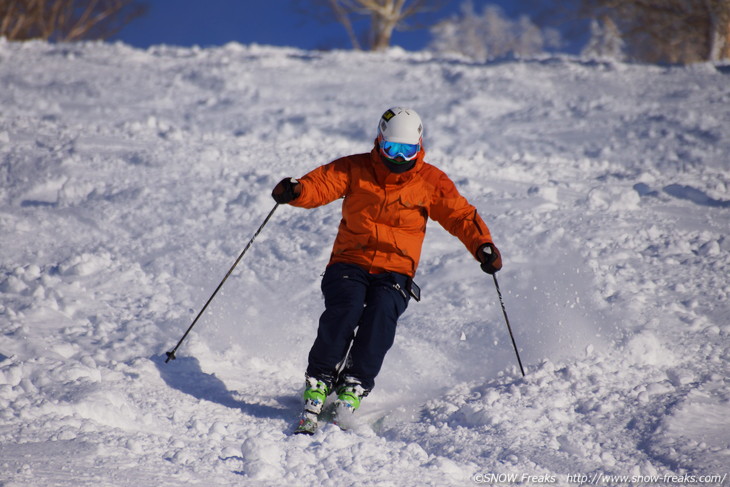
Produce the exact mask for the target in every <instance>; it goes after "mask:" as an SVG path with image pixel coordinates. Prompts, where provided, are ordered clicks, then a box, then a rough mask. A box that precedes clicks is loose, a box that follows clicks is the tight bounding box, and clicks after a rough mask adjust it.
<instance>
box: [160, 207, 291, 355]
mask: <svg viewBox="0 0 730 487" xmlns="http://www.w3.org/2000/svg"><path fill="white" fill-rule="evenodd" d="M278 207H279V203H277V204H275V205H274V207H273V208H272V209H271V211H270V212H269V214H268V215H267V216H266V219H265V220H264V222H263V223H262V224H261V226H260V227H259V229H258V230H256V233H254V234H253V237H251V240H249V241H248V244H246V247H245V248H244V249H243V252H241V254H240V255H239V256H238V258H237V259H236V262H234V263H233V265H232V266H231V268H230V269H228V272H227V273H226V275H225V277H224V278H223V280H222V281H221V283H220V284H218V287H217V288H215V291H213V294H211V295H210V298H208V301H206V303H205V305H203V309H201V310H200V312H199V313H198V316H196V317H195V319H194V320H193V323H192V324H191V325H190V326H189V327H188V329H187V331H186V332H185V334H184V335H183V336H182V338H181V339H180V341H179V342H177V345H175V348H173V349H172V350H170V351H169V352H166V353H167V359H166V360H165V363H167V362H169V361H170V360H175V358H176V357H175V352H176V351H177V349H178V348H179V347H180V345H182V342H183V341H184V340H185V338H186V337H187V336H188V333H190V330H192V329H193V327H194V326H195V324H196V323H197V322H198V320H199V319H200V317H201V316H202V315H203V313H204V312H205V309H206V308H207V307H208V305H209V304H210V302H211V301H213V298H214V297H215V295H216V294H218V291H219V290H220V288H221V287H223V283H224V282H226V279H228V276H230V275H231V273H232V272H233V269H235V268H236V266H237V265H238V263H239V262H241V259H242V258H243V256H244V254H245V253H246V251H247V250H248V248H249V247H250V246H251V244H252V243H253V241H254V240H255V239H256V237H257V236H258V235H259V233H261V230H262V229H263V228H264V226H266V224H267V223H268V222H269V220H270V219H271V216H272V215H273V214H274V211H276V209H277V208H278Z"/></svg>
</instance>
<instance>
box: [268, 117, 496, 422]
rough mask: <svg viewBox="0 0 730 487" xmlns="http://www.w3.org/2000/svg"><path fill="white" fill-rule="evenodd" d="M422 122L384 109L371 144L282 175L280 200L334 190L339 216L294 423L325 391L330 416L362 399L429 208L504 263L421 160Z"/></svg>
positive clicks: (312, 201) (311, 413)
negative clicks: (305, 170) (331, 409)
mask: <svg viewBox="0 0 730 487" xmlns="http://www.w3.org/2000/svg"><path fill="white" fill-rule="evenodd" d="M424 157H425V150H424V147H423V123H422V122H421V118H420V117H419V116H418V114H417V113H416V112H415V111H414V110H412V109H409V108H402V107H394V108H390V109H388V110H387V111H386V112H385V113H383V115H382V116H381V117H380V120H379V121H378V128H377V138H376V139H375V146H374V147H373V149H372V150H371V151H370V152H367V153H364V154H355V155H349V156H345V157H342V158H340V159H337V160H335V161H333V162H330V163H329V164H325V165H323V166H320V167H318V168H316V169H314V170H313V171H311V172H310V173H308V174H306V175H305V176H303V177H301V178H299V179H294V178H291V177H287V178H285V179H283V180H281V181H280V182H279V183H278V184H277V185H276V187H275V188H274V189H273V191H272V196H273V198H274V200H275V201H276V202H277V203H279V204H285V203H288V204H290V205H292V206H296V207H300V208H316V207H318V206H322V205H326V204H328V203H331V202H333V201H335V200H337V199H339V198H344V201H343V203H342V220H341V221H340V225H339V229H338V233H337V237H336V238H335V242H334V246H333V248H332V254H331V258H330V261H329V263H328V265H327V268H326V270H325V273H324V276H323V278H322V293H323V294H324V302H325V310H324V312H323V313H322V316H321V317H320V320H319V328H318V330H317V336H316V339H315V340H314V344H313V346H312V348H311V351H310V352H309V358H308V366H307V370H306V374H305V378H306V383H305V390H304V411H303V413H302V417H301V420H300V422H299V426H298V428H297V433H309V434H312V433H314V432H315V430H316V428H317V420H318V418H319V415H320V414H321V413H322V410H323V407H324V404H325V401H326V399H327V397H328V396H329V395H330V393H332V392H334V393H335V394H337V399H336V400H335V401H334V403H333V404H334V419H335V422H336V423H338V424H340V425H341V426H342V425H343V424H346V423H347V422H348V421H347V416H348V415H351V413H354V411H355V410H357V409H358V408H359V407H360V403H361V401H362V399H363V398H364V397H366V396H367V395H368V393H370V391H371V390H372V389H373V387H374V385H375V378H376V376H377V375H378V373H379V372H380V368H381V366H382V364H383V360H384V359H385V355H386V353H387V352H388V350H389V349H390V348H391V346H392V345H393V341H394V339H395V331H396V325H397V322H398V318H399V317H400V316H401V315H402V314H403V312H404V311H405V310H406V307H407V306H408V302H409V301H410V299H411V297H413V298H415V299H420V296H419V294H420V292H419V291H418V287H417V286H416V285H415V283H414V282H413V277H414V276H415V274H416V269H417V268H418V261H419V257H420V254H421V247H422V243H423V239H424V237H425V234H426V221H427V218H428V217H430V218H432V219H433V220H435V221H437V222H438V223H439V224H440V225H441V226H443V227H444V228H445V229H446V230H447V231H448V232H449V233H451V234H452V235H454V236H456V237H457V238H459V239H460V240H461V241H462V242H463V244H464V245H465V246H466V248H467V249H468V250H469V252H470V253H471V254H472V255H473V256H474V257H475V258H476V260H477V261H478V262H480V263H481V268H482V270H483V271H484V272H486V273H488V274H494V273H495V272H497V271H498V270H500V269H501V267H502V258H501V256H500V253H499V250H498V249H497V247H496V246H495V245H494V243H493V241H492V237H491V234H490V231H489V228H488V227H487V225H486V224H485V223H484V221H483V220H482V218H481V217H480V216H479V214H478V213H477V210H476V208H475V207H474V206H472V205H471V204H469V202H468V201H467V200H466V198H464V197H463V196H462V195H461V194H459V192H458V190H457V189H456V186H455V185H454V183H453V182H452V181H451V179H449V177H448V176H447V175H446V174H445V173H444V172H443V171H441V170H440V169H437V168H436V167H435V166H433V165H431V164H429V163H427V162H425V161H424Z"/></svg>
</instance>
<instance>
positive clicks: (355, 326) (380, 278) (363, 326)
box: [307, 263, 410, 390]
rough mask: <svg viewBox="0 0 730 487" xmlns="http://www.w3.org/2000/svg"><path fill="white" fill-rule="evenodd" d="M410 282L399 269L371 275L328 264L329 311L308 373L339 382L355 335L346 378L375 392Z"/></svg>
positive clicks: (325, 280)
mask: <svg viewBox="0 0 730 487" xmlns="http://www.w3.org/2000/svg"><path fill="white" fill-rule="evenodd" d="M407 282H408V276H406V275H404V274H398V273H395V272H386V273H383V274H370V273H368V272H367V271H366V270H365V269H363V268H361V267H360V266H357V265H354V264H344V263H336V264H332V265H330V266H328V267H327V270H326V271H325V273H324V278H323V279H322V293H323V294H324V304H325V311H324V313H322V316H321V317H320V319H319V328H318V330H317V338H316V339H315V341H314V345H313V346H312V349H311V351H310V352H309V365H308V367H307V375H308V376H310V377H316V378H318V379H319V380H323V381H325V382H328V383H330V385H335V384H334V382H335V381H336V380H337V377H336V375H337V370H336V369H337V364H339V363H340V362H342V360H343V359H344V358H345V355H346V354H347V347H348V345H349V344H350V340H351V339H352V338H353V335H354V340H353V342H352V349H351V350H350V357H349V359H348V362H347V366H346V368H345V369H344V370H343V371H342V376H343V377H353V378H355V379H358V380H359V381H360V382H361V384H362V387H363V388H365V389H366V390H371V389H372V388H373V386H374V385H375V377H376V376H377V375H378V372H380V368H381V366H382V365H383V360H384V359H385V354H386V353H387V352H388V350H389V349H390V347H391V346H392V345H393V341H394V340H395V329H396V326H397V324H398V318H399V317H400V315H401V314H403V312H404V311H405V310H406V307H407V306H408V301H409V299H410V297H409V296H408V294H407V292H406V285H407ZM396 284H397V285H398V286H400V289H398V288H397V287H396ZM356 330H357V331H356Z"/></svg>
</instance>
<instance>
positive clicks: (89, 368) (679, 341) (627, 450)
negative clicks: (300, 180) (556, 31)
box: [0, 42, 730, 487]
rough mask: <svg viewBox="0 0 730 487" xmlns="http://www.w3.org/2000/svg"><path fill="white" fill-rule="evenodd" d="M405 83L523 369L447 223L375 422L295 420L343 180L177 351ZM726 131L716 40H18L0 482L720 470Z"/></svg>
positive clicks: (341, 480)
mask: <svg viewBox="0 0 730 487" xmlns="http://www.w3.org/2000/svg"><path fill="white" fill-rule="evenodd" d="M393 105H405V106H410V107H413V108H415V109H416V110H417V111H418V112H419V113H420V114H421V116H422V118H423V119H424V121H425V130H426V132H425V144H426V148H427V151H428V152H427V158H426V159H427V161H429V162H431V163H433V164H435V165H437V166H439V167H440V168H442V169H443V170H445V171H446V172H447V173H448V174H449V175H450V176H451V178H452V179H453V180H454V181H455V182H456V184H457V187H458V188H459V190H460V191H461V192H462V193H463V194H464V195H465V196H466V197H467V198H468V199H469V200H470V201H471V202H472V203H473V204H475V205H476V206H477V207H478V208H479V210H480V213H481V214H482V215H483V217H484V219H485V220H486V221H487V223H488V224H489V225H490V227H491V230H492V233H493V236H494V239H495V242H496V243H497V245H498V246H499V248H500V249H501V250H502V252H503V256H504V262H505V265H504V269H503V271H502V272H500V273H499V274H498V277H499V284H500V287H501V289H502V292H503V294H504V301H505V305H506V308H507V313H508V315H509V318H510V321H511V324H512V327H513V329H514V332H515V340H516V342H517V345H518V347H519V351H520V354H521V357H522V360H523V362H524V364H525V368H526V370H527V376H526V377H525V378H523V377H522V376H521V374H520V373H519V369H518V368H517V361H516V357H515V354H514V351H513V349H512V343H511V341H510V338H509V335H508V333H507V328H506V326H505V322H504V318H503V316H502V310H501V307H500V305H499V301H498V298H497V293H496V290H495V286H494V283H493V281H492V280H491V278H490V277H489V276H487V275H485V274H484V273H482V272H481V271H480V269H479V266H478V264H477V263H476V261H475V260H474V259H473V258H472V257H471V256H470V255H468V253H467V251H466V250H465V249H464V248H463V246H462V244H461V243H460V242H459V241H458V240H457V239H455V238H454V237H452V236H451V235H449V234H448V233H447V232H446V231H444V230H443V229H442V228H440V227H439V226H438V225H437V224H429V229H428V235H427V237H426V242H425V248H424V254H423V259H422V261H421V265H420V268H419V271H418V276H417V279H416V280H417V282H418V283H419V284H420V285H421V287H422V289H423V300H422V301H421V302H420V303H415V302H411V304H410V306H409V309H408V311H407V312H406V314H405V315H404V316H403V318H402V320H401V323H400V325H399V330H398V337H397V339H396V343H395V345H394V347H393V349H392V350H391V353H390V354H389V355H388V357H387V358H386V362H385V366H384V368H383V371H382V373H381V375H380V376H379V377H378V381H377V386H376V388H375V390H374V391H373V393H372V394H371V395H370V397H368V398H367V399H366V400H365V401H364V403H363V406H362V408H361V410H360V412H359V421H360V425H359V427H358V428H356V429H355V430H353V431H347V432H343V431H340V430H339V429H338V428H337V427H335V426H332V425H327V426H325V427H324V428H323V429H322V430H321V431H320V432H318V433H317V434H316V435H315V436H313V437H311V438H310V437H306V438H305V437H299V436H292V435H291V431H292V428H291V425H292V423H293V422H294V421H295V418H296V415H297V412H298V408H299V404H300V403H299V395H300V392H301V387H302V385H303V371H304V368H305V365H306V356H307V352H308V350H309V347H310V345H311V342H312V340H313V338H314V335H315V332H316V326H317V319H318V317H319V314H320V313H321V311H322V306H323V305H322V299H321V294H320V291H319V283H320V275H321V273H322V272H323V270H324V268H325V266H326V264H327V261H328V257H329V252H330V248H331V243H332V241H333V238H334V235H335V231H336V228H337V224H338V222H339V219H340V203H339V202H335V203H332V204H330V205H328V206H326V207H322V208H319V209H315V210H302V209H296V208H292V207H289V206H281V207H279V208H277V210H276V211H275V213H274V215H273V217H272V219H271V220H270V222H269V224H268V225H267V226H266V227H265V228H264V229H263V231H262V232H261V234H260V235H259V237H258V238H257V240H256V241H255V242H254V244H253V245H252V246H251V248H250V250H249V252H248V253H247V254H246V255H245V257H244V259H243V261H242V262H241V264H240V265H239V266H238V268H237V269H236V270H235V272H234V273H233V274H232V276H231V278H230V279H229V280H228V281H227V282H226V284H225V286H224V287H223V290H222V291H221V293H219V295H218V296H217V297H216V299H215V300H214V301H213V303H212V304H211V306H210V307H209V308H208V310H207V312H206V313H205V314H204V315H203V318H201V320H200V321H199V322H198V324H197V325H196V328H195V329H194V330H193V332H192V333H191V335H190V337H189V339H188V340H187V341H186V342H185V343H184V344H183V345H182V347H181V348H180V350H179V351H178V358H177V360H175V361H172V362H170V363H167V364H165V363H164V358H165V352H166V351H168V350H170V349H171V348H172V347H173V346H174V345H175V343H176V342H177V340H178V339H179V338H180V337H181V336H182V334H183V332H184V331H185V329H186V328H187V327H188V325H189V324H190V323H191V321H192V319H193V318H194V316H195V315H196V314H197V312H198V311H199V310H200V308H201V307H202V305H203V304H204V303H205V301H206V300H207V298H208V297H209V296H210V294H211V293H212V292H213V290H214V289H215V287H216V286H217V284H218V283H219V282H220V280H221V279H222V278H223V276H224V274H225V273H226V271H227V270H228V268H229V267H230V266H231V265H232V264H233V262H234V260H235V258H236V257H237V256H238V254H239V253H240V251H241V250H242V249H243V247H244V246H245V244H246V243H247V242H248V241H249V239H250V238H251V237H252V235H253V233H254V232H255V231H256V229H257V228H258V227H259V225H260V224H261V222H262V221H263V219H264V217H265V216H266V215H267V214H268V212H269V211H270V210H271V209H272V208H273V205H274V202H273V201H272V199H271V197H270V191H271V189H272V187H273V186H274V185H275V184H276V182H278V181H279V180H280V179H281V178H283V177H285V176H301V175H303V174H304V173H306V172H307V171H309V170H311V169H313V168H314V167H316V166H318V165H320V164H324V163H326V162H329V161H330V160H332V159H334V158H336V157H338V156H341V155H345V154H349V153H358V152H365V151H368V150H369V149H370V148H371V146H372V142H373V139H374V137H375V127H376V123H377V120H378V117H379V116H380V115H381V113H382V112H383V111H384V110H385V109H386V108H388V107H389V106H393ZM728 154H730V74H728V69H727V66H715V65H711V64H700V65H695V66H689V67H656V66H638V65H629V64H620V63H613V62H594V61H589V60H581V59H572V58H546V59H536V60H522V61H520V60H515V61H505V62H498V63H489V64H475V63H472V62H469V61H467V60H463V59H458V58H453V59H452V58H435V57H433V56H432V55H430V54H428V53H407V52H404V51H401V50H397V49H394V50H390V51H388V52H385V53H381V54H372V53H357V52H328V53H322V52H306V51H299V50H294V49H283V48H270V47H262V46H255V45H253V46H242V45H238V44H231V45H227V46H224V47H220V48H213V49H183V48H173V47H154V48H151V49H148V50H137V49H132V48H130V47H128V46H125V45H122V44H102V43H88V44H68V45H65V44H45V43H40V42H29V43H8V42H0V228H1V229H2V231H1V232H0V293H1V294H0V299H1V301H0V329H1V330H2V333H0V485H2V486H3V487H9V486H37V485H53V486H94V487H98V486H149V487H152V486H155V487H159V486H178V485H200V486H210V485H215V486H226V485H262V486H264V485H337V486H341V485H378V486H382V485H387V486H411V485H414V486H415V485H433V486H451V485H454V486H458V485H472V484H474V483H481V482H496V481H501V482H503V483H518V484H523V485H538V484H539V483H540V481H541V480H542V481H543V482H544V481H547V482H549V483H550V484H552V485H575V484H578V483H580V482H581V481H583V480H586V479H590V480H591V481H593V483H594V484H597V485H640V484H642V483H650V482H653V483H654V484H656V483H673V484H682V485H690V484H695V483H700V482H701V483H704V484H705V485H721V484H723V483H724V485H730V480H726V478H725V476H726V475H727V474H728V470H729V469H728V465H730V420H729V419H728V418H729V417H730V414H728V413H730V362H729V360H730V359H729V357H730V301H729V296H730V282H729V280H728V275H730V252H729V251H730V237H729V236H728V233H729V232H728V231H729V230H730V191H729V185H730V162H729V160H728ZM583 476H586V477H583Z"/></svg>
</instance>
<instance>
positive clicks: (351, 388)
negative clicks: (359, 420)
mask: <svg viewBox="0 0 730 487" xmlns="http://www.w3.org/2000/svg"><path fill="white" fill-rule="evenodd" d="M369 392H370V391H369V390H367V389H365V388H364V387H363V386H362V383H361V382H360V381H359V380H358V379H355V378H354V377H346V378H345V379H344V382H343V383H342V384H340V385H339V386H338V387H337V400H336V401H335V413H334V419H333V423H335V424H336V425H337V426H339V427H340V428H342V429H343V430H348V429H351V428H353V427H354V426H355V417H354V414H355V411H356V410H357V409H358V408H359V407H360V403H361V402H362V399H363V398H364V397H365V396H367V395H368V393H369Z"/></svg>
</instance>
